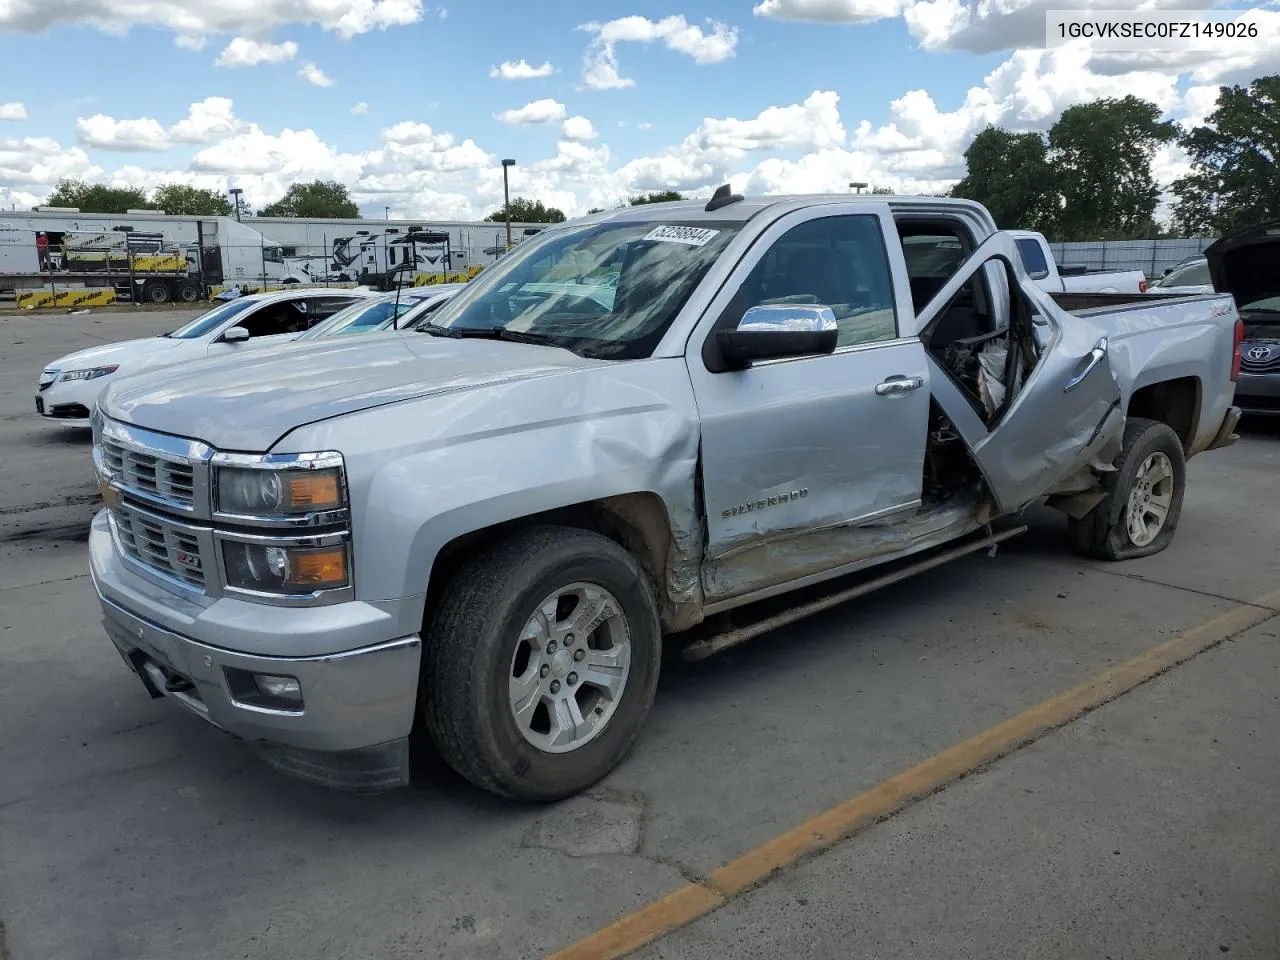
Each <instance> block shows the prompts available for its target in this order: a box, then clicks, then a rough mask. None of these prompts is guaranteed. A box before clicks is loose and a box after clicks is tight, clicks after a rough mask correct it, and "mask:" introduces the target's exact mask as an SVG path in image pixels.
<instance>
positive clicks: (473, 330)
mask: <svg viewBox="0 0 1280 960" xmlns="http://www.w3.org/2000/svg"><path fill="white" fill-rule="evenodd" d="M414 329H415V330H418V331H420V332H422V333H428V334H430V335H431V336H433V337H449V338H451V339H453V340H505V341H507V342H508V343H532V344H535V345H536V346H540V347H562V348H564V349H566V350H567V349H568V348H567V347H565V346H564V344H563V343H562V342H561V340H560V338H559V337H554V336H552V335H550V334H547V333H531V332H529V331H527V330H508V329H507V328H506V327H442V326H440V324H438V323H424V324H422V325H420V326H418V327H415V328H414Z"/></svg>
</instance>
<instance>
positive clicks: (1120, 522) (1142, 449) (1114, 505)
mask: <svg viewBox="0 0 1280 960" xmlns="http://www.w3.org/2000/svg"><path fill="white" fill-rule="evenodd" d="M1115 466H1116V470H1115V472H1114V473H1108V474H1105V475H1104V477H1103V488H1104V490H1105V491H1106V497H1105V498H1104V499H1103V500H1102V502H1101V503H1099V504H1098V505H1097V506H1096V507H1094V508H1093V509H1092V510H1091V511H1090V512H1089V513H1087V514H1086V515H1085V516H1084V517H1082V518H1080V519H1079V520H1076V519H1069V520H1068V521H1067V530H1068V533H1069V535H1070V537H1071V541H1072V545H1073V546H1074V547H1075V548H1076V550H1077V551H1078V552H1080V553H1081V554H1083V555H1084V556H1087V557H1094V558H1097V559H1099V560H1131V559H1133V558H1135V557H1146V556H1150V555H1151V554H1153V553H1159V552H1160V551H1161V550H1163V549H1164V548H1165V547H1167V546H1168V545H1169V543H1170V542H1171V541H1172V540H1173V534H1174V531H1175V530H1177V528H1178V520H1179V518H1180V517H1181V515H1182V497H1183V494H1184V493H1185V491H1186V487H1187V465H1186V459H1185V456H1184V454H1183V451H1182V441H1181V440H1180V439H1178V435H1177V434H1176V433H1174V432H1173V430H1172V428H1170V427H1169V426H1168V425H1167V424H1164V423H1160V422H1159V421H1156V420H1143V419H1138V418H1131V419H1130V420H1129V422H1128V423H1127V424H1126V425H1125V429H1124V442H1123V448H1122V450H1121V453H1120V457H1119V459H1117V460H1116V464H1115Z"/></svg>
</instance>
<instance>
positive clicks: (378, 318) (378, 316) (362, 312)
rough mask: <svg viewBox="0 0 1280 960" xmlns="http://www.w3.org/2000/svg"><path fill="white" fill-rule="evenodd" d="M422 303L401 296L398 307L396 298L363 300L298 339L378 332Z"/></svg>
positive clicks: (412, 298)
mask: <svg viewBox="0 0 1280 960" xmlns="http://www.w3.org/2000/svg"><path fill="white" fill-rule="evenodd" d="M421 302H422V301H421V300H419V299H417V298H415V297H406V296H401V298H400V302H399V304H398V305H397V303H396V298H395V297H388V298H386V299H385V300H383V299H377V300H374V301H372V302H370V301H368V300H361V301H359V302H358V303H354V304H352V305H351V306H349V307H347V308H346V309H345V310H339V311H338V312H337V313H335V314H334V315H333V316H332V317H330V318H329V319H328V320H325V321H324V322H323V323H318V324H316V325H315V326H314V327H312V328H311V329H310V330H308V331H307V332H306V333H304V334H303V335H302V336H300V337H298V339H299V340H318V339H320V338H321V337H341V336H345V335H346V334H349V333H367V332H368V331H370V330H376V329H377V328H378V327H380V326H381V325H383V324H384V323H386V324H388V325H389V324H390V322H391V318H392V317H400V316H403V315H404V314H406V313H408V312H409V311H410V310H412V309H413V308H414V307H416V306H418V304H420V303H421Z"/></svg>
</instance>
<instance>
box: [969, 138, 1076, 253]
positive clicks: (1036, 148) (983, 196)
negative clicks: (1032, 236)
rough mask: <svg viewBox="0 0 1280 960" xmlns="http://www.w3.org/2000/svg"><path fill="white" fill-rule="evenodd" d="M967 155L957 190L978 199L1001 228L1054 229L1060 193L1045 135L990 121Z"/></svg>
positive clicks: (971, 145)
mask: <svg viewBox="0 0 1280 960" xmlns="http://www.w3.org/2000/svg"><path fill="white" fill-rule="evenodd" d="M964 161H965V176H964V179H963V180H961V181H960V182H959V183H957V184H956V185H955V186H954V187H953V188H952V190H951V196H953V197H963V198H965V199H968V200H977V201H978V202H979V203H981V204H982V205H983V206H984V207H986V208H987V209H988V210H990V211H991V216H993V217H994V218H995V221H996V226H997V227H999V228H1000V229H1001V230H1014V229H1024V230H1042V231H1046V232H1048V228H1049V227H1050V225H1051V223H1052V221H1053V214H1054V212H1055V209H1054V208H1055V203H1054V200H1055V194H1054V189H1053V182H1054V175H1053V170H1052V169H1051V168H1050V166H1049V162H1048V160H1047V159H1046V156H1045V145H1044V137H1042V136H1041V135H1040V134H1039V133H1013V132H1012V131H1010V130H1005V129H1003V128H1002V127H993V126H988V127H987V128H986V129H985V130H983V131H982V132H981V133H979V134H978V135H977V136H976V137H974V138H973V142H972V143H970V144H969V149H967V150H965V152H964Z"/></svg>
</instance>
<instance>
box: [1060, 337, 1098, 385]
mask: <svg viewBox="0 0 1280 960" xmlns="http://www.w3.org/2000/svg"><path fill="white" fill-rule="evenodd" d="M1106 355H1107V338H1106V337H1099V338H1098V342H1097V343H1095V344H1094V345H1093V349H1092V350H1090V351H1089V355H1088V356H1087V357H1085V364H1084V369H1083V370H1081V371H1080V372H1079V373H1077V374H1076V375H1075V376H1074V377H1072V378H1071V379H1070V380H1068V381H1067V385H1066V386H1065V387H1063V388H1062V392H1063V393H1070V392H1071V391H1072V390H1074V389H1075V388H1076V387H1078V386H1080V384H1082V383H1084V378H1085V377H1087V376H1088V375H1089V374H1091V373H1093V368H1094V367H1096V366H1097V365H1098V364H1100V363H1101V362H1102V361H1103V358H1105V357H1106Z"/></svg>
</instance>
